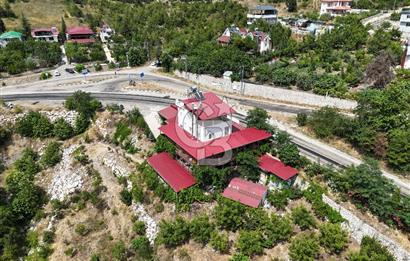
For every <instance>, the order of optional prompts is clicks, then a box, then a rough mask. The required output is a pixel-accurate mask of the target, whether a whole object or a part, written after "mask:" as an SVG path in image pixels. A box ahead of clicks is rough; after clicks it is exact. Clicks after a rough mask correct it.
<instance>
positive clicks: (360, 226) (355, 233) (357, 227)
mask: <svg viewBox="0 0 410 261" xmlns="http://www.w3.org/2000/svg"><path fill="white" fill-rule="evenodd" d="M323 202H325V203H327V204H329V206H331V207H332V208H333V209H335V210H336V211H338V212H339V213H340V214H341V215H342V217H343V218H344V219H346V222H345V223H344V224H343V226H344V227H345V228H346V229H347V230H348V231H349V232H350V234H351V236H352V237H353V238H354V239H355V240H357V242H361V240H362V238H363V237H364V236H370V237H374V238H376V239H377V240H379V241H380V243H381V244H382V245H384V246H386V247H387V248H388V249H389V250H390V252H391V253H392V254H393V255H394V257H395V258H396V259H397V260H398V261H405V260H406V261H408V260H410V253H409V252H408V251H406V250H405V249H404V248H403V247H401V246H400V245H399V244H398V243H396V242H394V241H393V240H392V239H390V238H388V237H387V236H385V235H383V234H382V233H380V232H379V231H377V230H376V229H375V228H374V227H372V226H370V225H368V224H367V223H365V222H364V221H362V220H360V219H359V218H358V217H357V216H355V215H354V214H353V213H352V212H350V211H349V210H347V209H345V208H344V207H342V206H340V205H339V204H337V203H336V202H335V201H333V200H332V199H330V198H329V197H327V196H325V195H323Z"/></svg>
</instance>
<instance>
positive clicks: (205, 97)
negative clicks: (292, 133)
mask: <svg viewBox="0 0 410 261" xmlns="http://www.w3.org/2000/svg"><path fill="white" fill-rule="evenodd" d="M190 96H191V97H190V98H187V99H184V100H176V102H175V104H173V105H171V106H169V107H167V108H165V109H163V110H161V111H159V115H160V116H161V117H162V118H163V119H164V120H165V122H166V123H165V124H164V125H162V126H161V127H160V128H159V129H160V131H161V133H162V134H163V135H165V136H167V137H168V138H169V139H170V140H172V141H173V142H174V143H175V144H176V146H177V148H178V150H177V154H178V157H179V158H181V159H182V160H183V161H185V162H187V163H188V164H199V165H224V164H226V163H228V162H229V161H231V160H232V158H233V156H234V152H235V151H236V150H237V149H239V148H243V147H246V146H251V145H253V144H256V143H258V142H260V141H263V140H266V139H268V138H270V137H271V134H270V133H269V132H266V131H264V130H258V129H256V128H246V127H244V126H242V125H241V124H239V123H238V122H235V121H234V120H233V117H232V114H234V113H235V110H234V109H233V108H232V107H231V106H229V105H228V104H227V103H226V102H224V101H222V100H221V99H220V98H219V97H218V96H216V95H215V94H214V93H212V92H207V93H203V94H202V93H201V92H200V91H199V90H197V89H196V88H192V89H191V94H190Z"/></svg>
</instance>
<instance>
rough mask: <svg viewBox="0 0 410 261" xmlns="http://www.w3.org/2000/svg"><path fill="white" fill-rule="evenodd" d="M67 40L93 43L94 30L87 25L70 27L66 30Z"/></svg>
mask: <svg viewBox="0 0 410 261" xmlns="http://www.w3.org/2000/svg"><path fill="white" fill-rule="evenodd" d="M66 38H67V42H69V43H81V44H89V43H94V42H95V39H94V32H93V30H91V29H90V28H89V27H87V26H75V27H70V28H68V29H67V31H66Z"/></svg>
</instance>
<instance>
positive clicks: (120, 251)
mask: <svg viewBox="0 0 410 261" xmlns="http://www.w3.org/2000/svg"><path fill="white" fill-rule="evenodd" d="M111 255H112V257H113V258H114V259H116V260H124V259H125V257H126V256H127V249H126V248H125V244H124V241H122V240H120V241H118V242H117V243H115V244H114V246H113V247H112V249H111Z"/></svg>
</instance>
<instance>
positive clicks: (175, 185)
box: [147, 152, 196, 192]
mask: <svg viewBox="0 0 410 261" xmlns="http://www.w3.org/2000/svg"><path fill="white" fill-rule="evenodd" d="M147 161H148V164H149V165H150V166H151V167H152V168H153V169H154V170H155V171H156V172H157V173H158V175H160V176H161V177H162V179H163V180H164V181H165V182H166V183H167V184H168V185H169V186H170V187H171V188H172V189H173V190H174V191H175V192H179V191H181V190H183V189H186V188H188V187H190V186H192V185H194V184H195V183H196V181H195V178H194V177H193V176H192V175H191V173H190V172H189V171H188V170H187V169H186V168H185V167H183V166H182V165H181V164H180V163H179V162H178V161H176V160H174V159H173V158H172V157H171V156H170V155H169V154H168V153H166V152H161V153H158V154H155V155H153V156H151V157H149V158H148V160H147Z"/></svg>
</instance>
